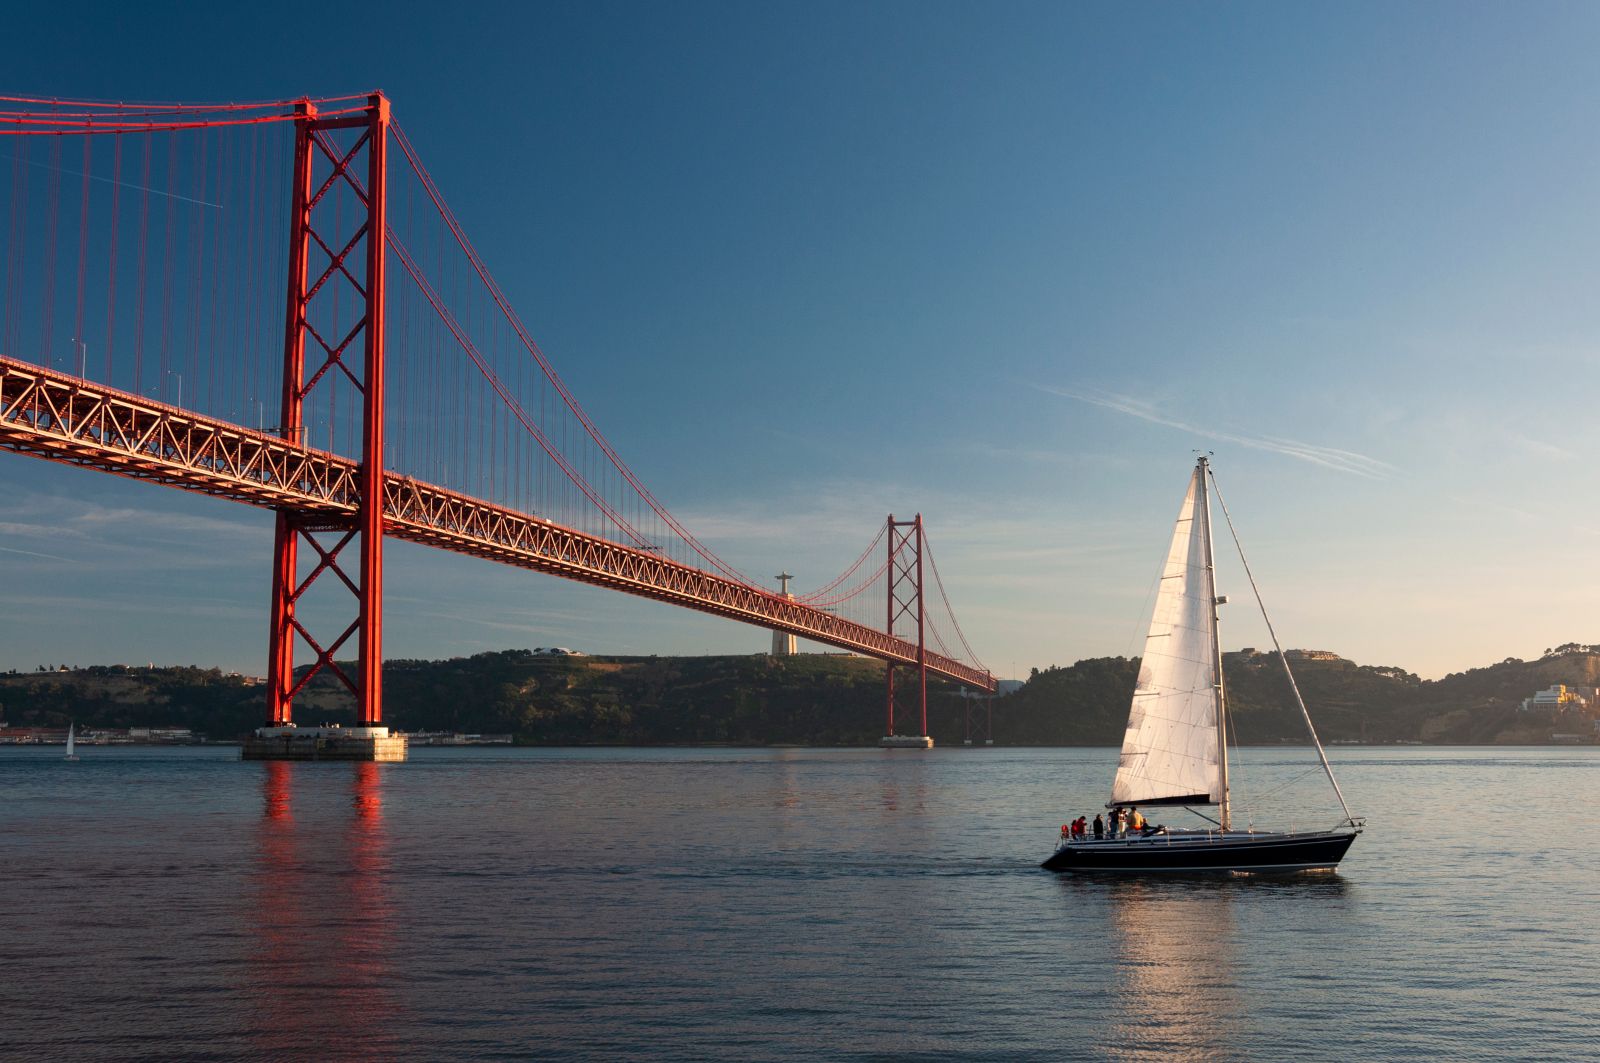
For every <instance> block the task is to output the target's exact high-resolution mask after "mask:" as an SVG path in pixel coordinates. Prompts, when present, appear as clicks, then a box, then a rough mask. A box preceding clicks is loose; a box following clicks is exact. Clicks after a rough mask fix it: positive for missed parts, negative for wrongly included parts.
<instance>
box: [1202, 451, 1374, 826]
mask: <svg viewBox="0 0 1600 1063" xmlns="http://www.w3.org/2000/svg"><path fill="white" fill-rule="evenodd" d="M1206 471H1207V474H1208V475H1209V476H1210V477H1211V489H1212V490H1213V491H1215V492H1216V493H1217V504H1218V505H1219V506H1221V507H1222V516H1223V519H1224V520H1226V521H1227V522H1228V534H1229V535H1231V536H1233V545H1234V548H1235V549H1237V550H1238V551H1239V562H1240V564H1242V565H1243V566H1244V574H1245V577H1246V578H1247V579H1249V581H1250V590H1251V591H1253V592H1254V593H1255V596H1256V605H1257V606H1259V607H1260V609H1261V619H1262V620H1263V621H1265V622H1266V625H1267V634H1268V635H1271V636H1272V648H1273V649H1275V650H1277V651H1278V661H1279V663H1281V664H1282V665H1283V674H1284V675H1285V676H1286V677H1288V680H1289V689H1290V690H1292V691H1293V692H1294V700H1295V704H1297V705H1299V706H1300V715H1301V716H1302V717H1304V718H1305V721H1306V730H1307V731H1309V732H1310V733H1311V741H1312V743H1313V744H1315V745H1316V747H1317V759H1319V760H1321V761H1322V770H1323V771H1325V772H1327V773H1328V782H1329V783H1331V784H1332V785H1333V792H1334V795H1335V796H1336V797H1338V798H1339V807H1340V808H1342V809H1344V818H1345V820H1346V821H1347V822H1350V823H1354V822H1355V817H1353V816H1352V815H1351V814H1350V806H1349V805H1348V804H1346V803H1345V800H1344V791H1343V790H1340V789H1339V780H1337V779H1335V778H1334V777H1333V765H1331V764H1329V763H1328V754H1327V753H1326V752H1325V751H1324V750H1323V748H1322V739H1320V738H1318V737H1317V729H1316V727H1314V726H1313V725H1312V723H1311V713H1310V711H1309V710H1308V709H1307V708H1306V700H1305V698H1303V697H1301V696H1300V684H1298V683H1296V682H1295V681H1294V672H1293V671H1291V670H1290V668H1289V658H1288V657H1286V656H1284V653H1283V646H1282V644H1280V643H1279V642H1278V632H1277V630H1276V629H1275V628H1273V626H1272V618H1271V617H1270V616H1268V615H1267V603H1266V602H1264V601H1262V599H1261V588H1260V587H1258V586H1257V585H1256V577H1255V573H1253V572H1251V571H1250V561H1249V559H1248V558H1246V557H1245V556H1244V544H1243V543H1242V542H1240V541H1239V531H1238V529H1237V528H1235V527H1234V526H1233V515H1232V514H1231V513H1229V512H1228V503H1227V502H1225V501H1223V498H1222V488H1221V487H1219V486H1217V474H1216V471H1215V470H1213V469H1211V468H1210V466H1209V465H1207V467H1206Z"/></svg>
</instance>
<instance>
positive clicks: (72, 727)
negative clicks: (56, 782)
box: [66, 721, 78, 760]
mask: <svg viewBox="0 0 1600 1063" xmlns="http://www.w3.org/2000/svg"><path fill="white" fill-rule="evenodd" d="M77 729H78V724H77V722H76V721H74V722H72V723H69V724H67V756H66V759H67V760H77V759H78V753H77V748H78V747H77V745H76V743H74V742H73V732H75V731H77Z"/></svg>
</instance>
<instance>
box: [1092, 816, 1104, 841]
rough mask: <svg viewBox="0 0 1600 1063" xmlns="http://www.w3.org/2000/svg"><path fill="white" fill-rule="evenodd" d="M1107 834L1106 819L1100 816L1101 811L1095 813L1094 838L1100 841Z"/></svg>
mask: <svg viewBox="0 0 1600 1063" xmlns="http://www.w3.org/2000/svg"><path fill="white" fill-rule="evenodd" d="M1105 836H1106V824H1105V820H1103V819H1101V818H1100V813H1098V812H1096V813H1095V814H1094V840H1095V841H1099V840H1100V839H1102V838H1104V837H1105Z"/></svg>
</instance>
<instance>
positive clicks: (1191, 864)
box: [1040, 830, 1360, 875]
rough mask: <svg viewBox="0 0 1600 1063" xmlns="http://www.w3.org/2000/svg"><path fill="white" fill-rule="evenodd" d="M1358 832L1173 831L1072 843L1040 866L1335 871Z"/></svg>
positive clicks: (1141, 870)
mask: <svg viewBox="0 0 1600 1063" xmlns="http://www.w3.org/2000/svg"><path fill="white" fill-rule="evenodd" d="M1358 833H1360V832H1359V831H1355V830H1331V831H1311V832H1306V833H1298V834H1277V833H1263V832H1246V831H1237V832H1234V831H1230V832H1228V833H1226V834H1224V833H1222V832H1221V831H1173V832H1171V833H1167V834H1153V835H1150V836H1149V837H1142V838H1106V839H1104V840H1101V841H1094V840H1083V841H1075V842H1067V843H1065V844H1063V845H1062V846H1061V848H1059V849H1057V850H1056V851H1055V854H1054V855H1053V856H1051V857H1050V859H1048V860H1046V861H1045V862H1044V863H1043V864H1041V865H1040V866H1041V867H1043V868H1044V869H1045V870H1046V871H1092V872H1110V873H1114V874H1174V873H1176V874H1195V873H1197V872H1212V871H1217V872H1228V871H1242V872H1250V873H1254V874H1264V875H1286V874H1293V873H1295V872H1298V871H1311V870H1332V869H1333V868H1335V867H1337V866H1338V865H1339V861H1340V860H1342V859H1344V854H1345V851H1346V850H1347V849H1349V848H1350V843H1351V842H1353V841H1355V839H1356V835H1357V834H1358Z"/></svg>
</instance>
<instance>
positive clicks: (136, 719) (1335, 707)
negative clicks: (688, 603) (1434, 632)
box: [0, 643, 1600, 745]
mask: <svg viewBox="0 0 1600 1063" xmlns="http://www.w3.org/2000/svg"><path fill="white" fill-rule="evenodd" d="M1292 652H1293V651H1291V653H1292ZM1224 668H1225V672H1226V676H1227V683H1228V690H1229V696H1230V703H1231V705H1232V708H1233V719H1234V725H1235V728H1236V734H1237V737H1238V739H1239V740H1240V741H1242V742H1244V743H1273V742H1299V741H1301V740H1303V737H1304V728H1303V725H1302V724H1301V722H1300V716H1299V712H1298V710H1297V709H1296V708H1295V707H1294V701H1293V698H1292V696H1291V694H1290V692H1289V688H1288V684H1287V682H1286V681H1285V679H1284V676H1283V671H1282V668H1281V667H1280V666H1279V664H1278V661H1277V658H1276V657H1274V656H1272V655H1270V654H1248V655H1246V654H1238V653H1230V654H1227V655H1225V658H1224ZM1294 669H1295V676H1296V679H1297V681H1298V682H1299V684H1300V689H1301V691H1302V693H1303V694H1304V695H1305V698H1306V702H1307V704H1308V705H1310V707H1311V712H1312V715H1313V717H1314V718H1315V719H1316V721H1317V729H1318V731H1319V732H1320V733H1321V734H1322V736H1323V738H1324V739H1325V740H1328V741H1366V742H1397V741H1403V742H1416V741H1421V742H1433V743H1540V742H1548V741H1550V740H1551V735H1552V734H1584V735H1593V734H1594V715H1595V713H1596V708H1595V706H1593V705H1592V704H1591V706H1590V707H1589V708H1588V709H1586V710H1578V709H1570V708H1569V709H1566V710H1564V711H1562V712H1556V711H1554V710H1539V711H1531V712H1523V711H1520V705H1521V703H1522V700H1523V699H1524V698H1527V697H1529V696H1531V695H1532V694H1533V692H1534V691H1535V690H1538V689H1541V688H1544V687H1549V686H1551V685H1553V684H1556V683H1564V684H1567V685H1569V686H1578V687H1584V686H1587V687H1590V688H1591V693H1592V688H1593V687H1595V686H1597V685H1600V646H1588V645H1581V644H1577V643H1571V644H1568V645H1565V646H1559V647H1556V648H1554V649H1551V650H1548V651H1546V653H1545V654H1544V655H1543V656H1542V657H1540V658H1539V659H1538V660H1536V661H1521V660H1517V659H1515V658H1507V659H1506V660H1504V661H1501V662H1500V663H1499V664H1495V665H1491V666H1489V667H1486V668H1476V669H1472V670H1471V671H1467V672H1462V673H1456V674H1452V675H1448V676H1445V677H1444V678H1443V679H1439V680H1432V681H1424V680H1421V679H1419V678H1417V677H1416V676H1415V675H1412V674H1410V673H1408V672H1406V671H1404V670H1402V669H1399V668H1392V667H1373V666H1367V665H1358V664H1355V663H1354V662H1351V661H1346V660H1342V659H1339V658H1331V659H1315V660H1312V659H1307V660H1297V661H1295V662H1294ZM902 674H903V675H904V676H905V677H906V686H907V687H909V685H910V683H909V681H910V678H911V674H910V673H909V672H905V673H902ZM1137 674H1138V661H1137V660H1136V659H1129V658H1124V657H1107V658H1095V659H1090V660H1084V661H1079V662H1078V663H1077V664H1074V665H1072V666H1070V667H1065V668H1047V669H1045V670H1043V671H1035V672H1034V673H1033V675H1032V676H1031V677H1030V678H1029V680H1028V682H1027V683H1026V685H1025V686H1024V687H1023V688H1022V689H1021V690H1019V691H1017V692H1016V693H1014V694H1011V695H1008V696H1006V697H1003V698H998V699H996V700H995V702H994V706H993V709H994V738H995V741H996V743H998V744H1000V745H1116V744H1117V743H1119V742H1120V741H1121V739H1122V731H1123V727H1124V724H1125V723H1126V720H1127V712H1128V699H1129V697H1130V695H1131V693H1132V691H1133V683H1134V679H1135V677H1136V676H1137ZM883 697H884V692H883V665H882V664H881V663H880V662H878V661H874V660H868V659H865V658H860V657H847V656H843V655H821V654H805V655H801V656H798V657H768V656H766V655H763V654H755V655H746V656H738V657H565V656H546V655H542V654H534V653H531V652H529V651H527V650H505V651H501V652H498V653H482V654H478V655H477V656H474V657H468V658H456V659H452V660H446V661H404V660H401V661H390V662H389V663H388V664H386V665H385V666H384V701H385V711H386V714H387V717H388V718H387V721H386V722H388V723H389V724H391V725H392V726H395V727H398V728H401V729H404V730H412V731H422V730H426V731H462V732H467V733H477V734H506V733H509V734H513V735H515V736H516V740H517V741H518V742H519V743H524V744H535V745H589V744H611V745H714V744H727V745H775V744H803V745H869V744H872V743H874V742H876V741H877V739H878V738H879V736H881V735H882V734H883V727H884V725H883V717H884V703H883ZM907 704H909V701H908V702H907ZM973 708H974V711H975V712H983V711H984V710H985V706H984V705H983V703H981V702H977V703H974V706H973ZM964 712H965V703H964V702H963V701H962V700H961V699H960V698H959V697H958V696H956V692H955V688H954V687H953V686H951V685H949V684H945V683H939V682H930V683H929V704H928V725H929V731H930V732H931V733H932V735H933V737H934V739H935V741H937V742H938V743H939V744H940V745H952V744H956V745H959V744H960V742H961V740H962V739H963V738H964V737H965V734H966V732H965V724H964ZM265 713H266V696H265V688H264V687H262V686H259V685H249V684H248V683H247V681H246V680H243V679H241V678H240V677H238V676H225V675H223V674H222V673H221V672H219V671H217V670H216V669H209V670H203V669H198V668H125V667H121V666H113V667H94V668H80V669H75V670H72V671H45V670H40V671H37V672H24V673H12V674H10V675H0V718H3V719H5V720H7V721H8V722H9V723H10V724H11V725H13V726H58V727H62V726H65V725H66V723H67V721H68V720H70V719H75V720H77V722H78V723H79V724H80V725H81V726H89V727H130V726H131V727H141V726H154V727H159V726H179V727H190V728H193V729H194V730H195V731H196V732H197V733H204V734H207V735H209V736H210V737H212V738H216V739H227V738H234V737H237V736H239V735H241V734H243V733H245V732H247V731H249V730H250V729H251V728H253V727H255V726H257V725H259V724H260V723H261V722H262V720H263V719H264V718H265ZM295 715H296V718H297V719H298V720H299V721H300V722H301V723H308V724H309V723H322V722H329V723H350V722H352V719H353V717H352V703H351V699H350V697H349V695H348V693H347V692H346V691H345V690H344V689H343V687H342V686H340V685H339V684H338V682H337V681H336V680H335V679H333V678H332V677H329V676H318V677H317V679H316V680H315V681H314V682H313V683H311V684H310V685H309V687H308V688H307V689H306V690H305V691H303V692H302V693H301V695H300V696H299V697H298V698H297V699H296V703H295ZM902 719H903V720H905V719H909V717H908V716H903V717H902ZM901 729H902V730H904V729H905V728H904V726H903V725H902V728H901Z"/></svg>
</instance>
